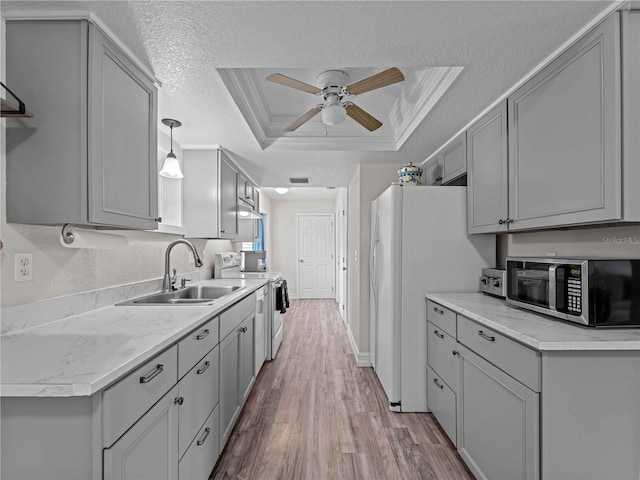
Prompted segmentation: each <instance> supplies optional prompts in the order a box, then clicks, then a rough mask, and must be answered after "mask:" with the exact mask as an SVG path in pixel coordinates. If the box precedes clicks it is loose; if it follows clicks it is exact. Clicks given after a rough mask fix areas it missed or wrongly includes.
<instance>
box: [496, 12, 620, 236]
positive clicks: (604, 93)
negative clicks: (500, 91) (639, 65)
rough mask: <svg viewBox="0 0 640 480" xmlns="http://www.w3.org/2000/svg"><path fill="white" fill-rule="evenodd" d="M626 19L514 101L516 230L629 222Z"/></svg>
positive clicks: (614, 20) (592, 36) (609, 25)
mask: <svg viewBox="0 0 640 480" xmlns="http://www.w3.org/2000/svg"><path fill="white" fill-rule="evenodd" d="M619 49H620V27H619V16H618V15H613V16H611V17H609V18H608V19H607V20H606V21H604V22H603V23H602V24H600V25H599V26H598V27H596V28H595V29H594V30H592V31H591V32H589V33H588V34H587V35H585V36H584V37H582V38H581V39H580V40H579V41H578V42H576V43H575V44H574V45H572V46H571V47H570V48H569V49H567V50H566V51H565V52H564V53H563V54H562V55H560V56H559V57H558V58H557V59H555V60H554V61H553V62H551V63H550V64H549V65H547V66H546V67H545V68H544V69H542V70H541V71H540V72H539V73H538V74H536V75H535V76H534V77H533V78H532V79H531V80H529V81H528V82H526V83H525V84H524V85H523V86H522V87H521V88H519V89H518V90H516V92H515V93H514V94H513V95H511V96H510V97H509V107H508V110H509V126H508V129H509V217H510V218H511V219H512V222H513V223H512V224H510V225H509V228H510V230H516V229H526V228H540V227H549V226H560V225H570V224H581V223H597V222H607V221H616V220H620V219H621V218H622V207H621V204H622V195H621V188H620V182H621V172H620V165H621V163H620V149H621V135H620V132H621V118H622V117H621V102H620V96H621V91H620V89H621V82H620V52H619Z"/></svg>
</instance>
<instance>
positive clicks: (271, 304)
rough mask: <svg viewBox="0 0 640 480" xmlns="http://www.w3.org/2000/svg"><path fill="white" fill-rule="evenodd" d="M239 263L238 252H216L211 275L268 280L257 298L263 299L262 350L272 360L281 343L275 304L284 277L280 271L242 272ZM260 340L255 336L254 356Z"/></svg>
mask: <svg viewBox="0 0 640 480" xmlns="http://www.w3.org/2000/svg"><path fill="white" fill-rule="evenodd" d="M241 263H242V255H241V254H240V253H237V252H228V253H216V256H215V264H214V269H213V277H214V278H247V279H249V278H264V279H266V280H269V283H268V284H267V291H266V293H265V296H264V299H258V302H260V301H261V300H263V301H264V303H263V307H264V312H265V313H264V322H265V328H264V336H265V342H266V346H265V350H264V351H265V354H266V360H273V359H274V358H276V354H277V353H278V349H279V348H280V344H281V343H282V334H283V329H284V324H283V321H282V320H283V316H282V313H280V309H277V310H276V305H279V304H278V302H277V301H276V298H277V295H282V293H281V289H282V284H283V280H284V279H283V277H282V274H281V273H280V272H243V271H241V270H240V266H241ZM263 288H264V287H263ZM259 296H260V294H258V297H259ZM281 298H282V297H281ZM258 308H259V307H258ZM257 320H258V319H257ZM259 331H260V327H258V326H257V327H256V333H259ZM261 341H263V339H261V338H258V336H256V357H258V356H259V355H261V353H260V352H261V348H262V347H261V345H258V344H259V342H261ZM256 362H258V360H256Z"/></svg>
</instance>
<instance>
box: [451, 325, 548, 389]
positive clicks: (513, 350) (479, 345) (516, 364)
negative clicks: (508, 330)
mask: <svg viewBox="0 0 640 480" xmlns="http://www.w3.org/2000/svg"><path fill="white" fill-rule="evenodd" d="M458 341H459V342H460V343H462V344H464V345H465V346H467V347H469V348H470V349H471V350H473V351H474V352H476V353H477V354H478V355H480V356H481V357H484V358H485V359H486V360H488V361H489V362H491V363H493V364H494V365H496V366H497V367H498V368H500V369H502V370H504V371H505V372H507V373H508V374H509V375H511V376H512V377H513V378H515V379H516V380H518V381H519V382H520V383H523V384H524V385H526V386H527V387H529V388H530V389H531V390H533V391H535V392H539V391H540V354H539V353H538V352H536V351H535V350H532V349H530V348H528V347H525V346H524V345H521V344H519V343H518V342H516V341H514V340H511V339H510V338H507V337H505V336H504V335H502V334H500V333H498V332H496V331H494V330H492V329H490V328H487V327H485V326H483V325H480V324H478V323H476V322H473V321H471V320H469V319H468V318H465V317H462V316H460V315H458Z"/></svg>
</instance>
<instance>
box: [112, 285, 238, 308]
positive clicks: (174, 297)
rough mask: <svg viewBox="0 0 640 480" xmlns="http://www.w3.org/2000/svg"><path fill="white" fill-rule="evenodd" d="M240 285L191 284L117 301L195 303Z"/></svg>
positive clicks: (149, 303)
mask: <svg viewBox="0 0 640 480" xmlns="http://www.w3.org/2000/svg"><path fill="white" fill-rule="evenodd" d="M239 288H241V287H207V286H193V287H187V288H181V289H179V290H174V291H172V292H160V293H152V294H151V295H146V296H144V297H139V298H134V299H133V300H128V301H126V302H122V303H118V304H116V305H119V306H133V305H140V306H148V305H197V304H200V303H207V302H212V301H214V300H218V299H220V298H222V297H225V296H227V295H230V294H232V293H233V292H235V291H236V290H238V289H239Z"/></svg>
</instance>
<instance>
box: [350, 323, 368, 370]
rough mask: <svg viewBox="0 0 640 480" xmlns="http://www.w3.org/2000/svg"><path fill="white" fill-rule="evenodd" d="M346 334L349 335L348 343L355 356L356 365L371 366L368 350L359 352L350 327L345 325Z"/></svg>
mask: <svg viewBox="0 0 640 480" xmlns="http://www.w3.org/2000/svg"><path fill="white" fill-rule="evenodd" d="M347 336H348V337H349V343H350V344H351V350H353V354H354V355H355V357H356V364H357V365H358V367H372V366H373V365H371V355H370V354H369V352H361V351H359V350H358V345H357V344H356V339H355V338H353V333H351V328H350V327H349V325H347Z"/></svg>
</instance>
